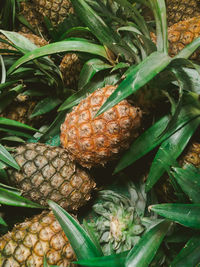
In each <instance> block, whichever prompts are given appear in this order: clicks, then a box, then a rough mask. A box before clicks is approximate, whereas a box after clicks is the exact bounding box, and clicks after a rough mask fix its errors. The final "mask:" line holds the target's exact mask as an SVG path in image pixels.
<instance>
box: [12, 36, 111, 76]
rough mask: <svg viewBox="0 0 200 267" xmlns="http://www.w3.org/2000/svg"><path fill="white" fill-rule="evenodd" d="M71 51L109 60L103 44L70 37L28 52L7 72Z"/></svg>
mask: <svg viewBox="0 0 200 267" xmlns="http://www.w3.org/2000/svg"><path fill="white" fill-rule="evenodd" d="M71 51H78V52H85V53H90V54H94V55H98V56H101V57H104V58H105V59H107V60H108V57H107V54H106V50H105V49H104V47H103V46H101V45H97V44H94V43H91V42H88V41H86V40H82V39H81V40H80V39H78V38H77V40H76V39H75V38H74V39H73V40H71V39H69V40H66V41H60V42H55V43H52V44H48V45H45V46H42V47H39V48H37V49H35V50H33V51H31V52H28V53H27V54H25V55H24V56H23V57H21V58H20V59H18V60H17V61H16V62H15V63H14V64H13V65H12V66H11V67H10V69H9V70H8V71H7V74H8V75H9V74H11V73H12V72H13V71H14V70H15V69H17V68H19V67H20V66H21V65H22V64H24V63H27V62H29V61H30V60H33V59H36V58H39V57H43V56H47V55H51V54H55V53H61V52H71Z"/></svg>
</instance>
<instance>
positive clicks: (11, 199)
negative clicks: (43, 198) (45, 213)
mask: <svg viewBox="0 0 200 267" xmlns="http://www.w3.org/2000/svg"><path fill="white" fill-rule="evenodd" d="M0 203H1V204H4V205H10V206H17V207H26V208H37V209H38V208H39V209H43V208H44V207H43V206H41V205H39V204H37V203H34V202H32V201H30V200H28V199H26V198H24V197H22V196H19V195H17V194H16V193H14V192H12V191H10V190H6V189H4V188H0Z"/></svg>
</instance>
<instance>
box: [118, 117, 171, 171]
mask: <svg viewBox="0 0 200 267" xmlns="http://www.w3.org/2000/svg"><path fill="white" fill-rule="evenodd" d="M169 121H170V117H169V116H164V117H162V118H161V119H160V120H159V121H157V122H156V123H155V124H153V125H152V126H151V127H150V128H149V129H148V130H146V131H145V132H144V133H143V134H141V135H140V136H139V137H138V138H137V139H136V141H135V142H134V143H133V144H132V145H131V146H130V148H129V149H128V151H127V152H126V153H125V154H124V155H123V156H122V157H121V159H120V161H119V163H118V164H117V166H116V168H115V171H114V174H115V173H118V172H119V171H121V170H123V169H125V168H126V167H128V166H129V165H131V164H132V163H134V162H135V161H136V160H138V159H139V158H141V157H143V156H144V155H145V154H147V153H148V152H149V151H151V150H152V149H154V148H155V147H156V146H157V145H159V144H160V143H161V142H162V141H163V140H164V139H165V138H166V135H165V136H162V138H159V136H160V135H161V133H162V132H163V131H164V129H165V127H166V125H167V124H168V122H169Z"/></svg>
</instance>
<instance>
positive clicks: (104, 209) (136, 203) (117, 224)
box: [89, 181, 146, 255]
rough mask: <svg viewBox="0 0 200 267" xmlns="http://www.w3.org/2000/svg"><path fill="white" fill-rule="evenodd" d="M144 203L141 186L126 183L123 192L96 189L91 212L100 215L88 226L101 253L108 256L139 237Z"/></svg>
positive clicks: (129, 246)
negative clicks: (95, 237)
mask: <svg viewBox="0 0 200 267" xmlns="http://www.w3.org/2000/svg"><path fill="white" fill-rule="evenodd" d="M145 206H146V194H145V192H144V185H143V184H140V185H139V186H136V185H135V184H134V183H133V182H132V181H128V183H127V192H126V193H125V194H121V193H118V192H115V191H113V190H102V191H100V192H99V195H98V200H97V203H95V204H94V205H93V207H92V208H93V211H94V212H95V213H96V214H98V215H100V216H98V217H97V219H96V220H93V221H91V222H90V223H89V225H90V226H91V227H92V229H94V232H95V233H96V235H97V238H98V239H99V242H100V244H101V246H102V249H103V252H104V254H106V255H109V254H111V253H113V252H116V253H119V252H123V251H126V250H129V249H131V248H132V247H133V246H134V245H135V244H136V243H137V242H138V241H139V239H140V235H141V234H142V233H143V232H144V230H145V227H144V225H142V222H141V218H142V217H143V215H144V210H145Z"/></svg>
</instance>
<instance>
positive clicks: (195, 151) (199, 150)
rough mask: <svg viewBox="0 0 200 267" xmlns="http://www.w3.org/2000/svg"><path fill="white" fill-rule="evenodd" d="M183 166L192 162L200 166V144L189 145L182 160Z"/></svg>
mask: <svg viewBox="0 0 200 267" xmlns="http://www.w3.org/2000/svg"><path fill="white" fill-rule="evenodd" d="M180 163H181V165H182V166H184V165H185V164H192V165H194V166H195V167H196V168H199V167H200V144H199V143H196V142H195V143H193V144H191V145H190V146H189V148H188V150H187V152H186V153H185V155H183V157H182V158H181V160H180Z"/></svg>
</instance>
